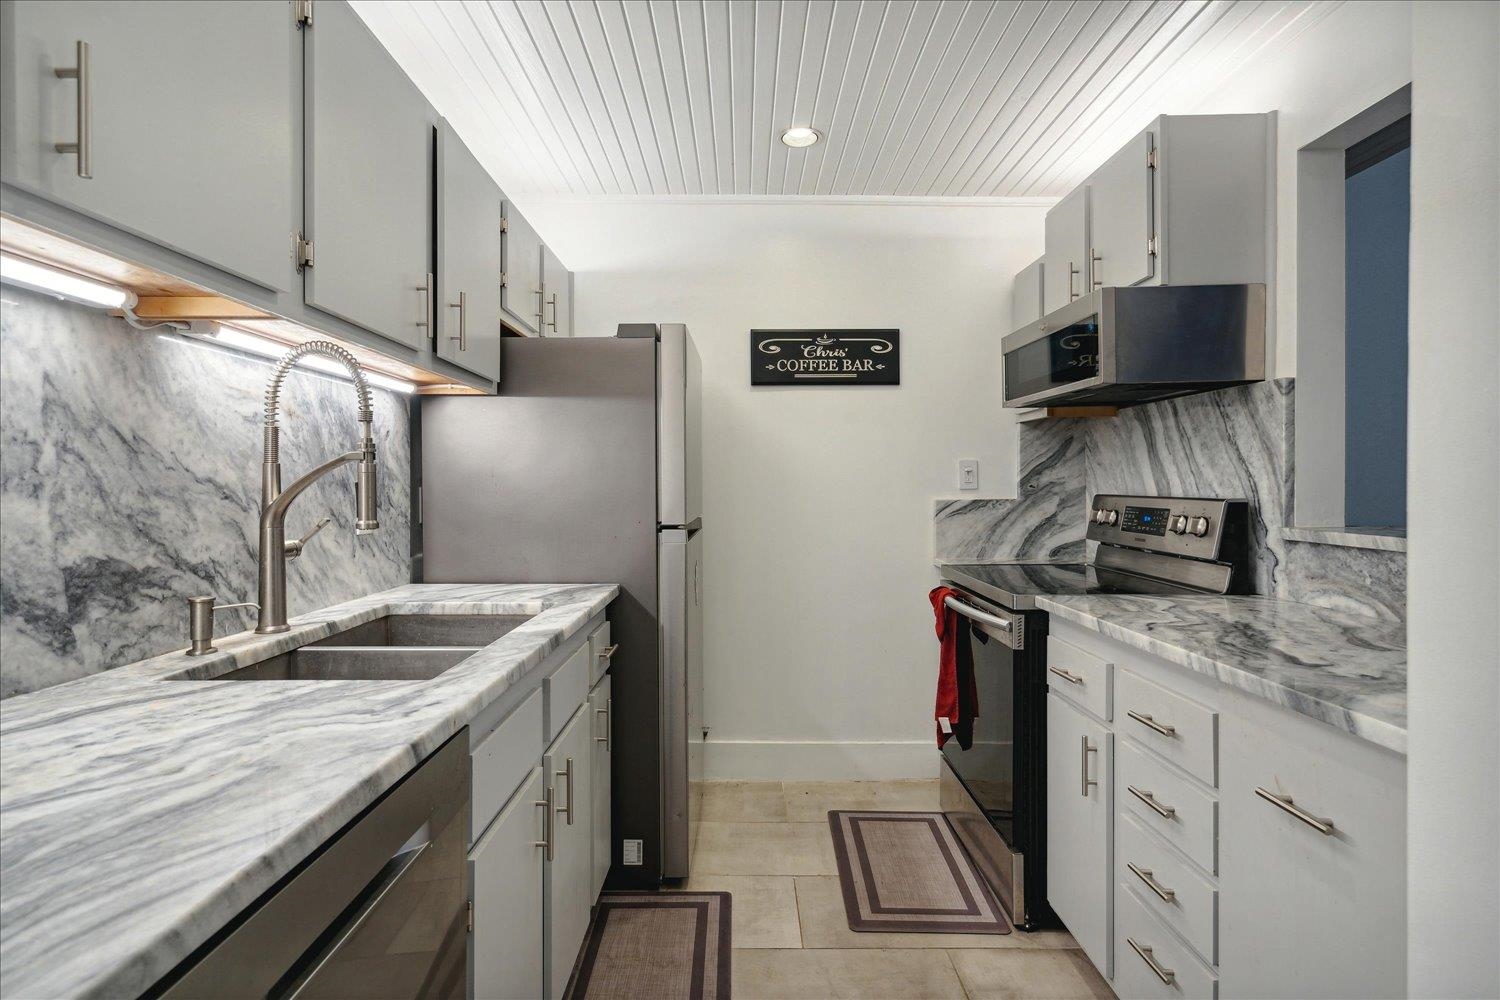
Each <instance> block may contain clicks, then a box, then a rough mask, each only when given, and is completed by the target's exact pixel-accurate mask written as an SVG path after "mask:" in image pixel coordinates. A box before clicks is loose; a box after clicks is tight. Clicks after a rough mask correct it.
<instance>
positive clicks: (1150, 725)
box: [1125, 712, 1177, 736]
mask: <svg viewBox="0 0 1500 1000" xmlns="http://www.w3.org/2000/svg"><path fill="white" fill-rule="evenodd" d="M1125 714H1126V715H1128V716H1130V717H1131V718H1132V719H1134V720H1135V721H1136V722H1139V723H1140V724H1141V725H1143V726H1145V727H1146V728H1147V729H1149V730H1151V731H1152V732H1155V733H1160V734H1161V735H1163V736H1176V735H1177V727H1176V726H1169V725H1167V724H1166V723H1165V722H1157V721H1156V720H1155V719H1153V718H1151V716H1149V715H1142V714H1141V713H1140V712H1126V713H1125Z"/></svg>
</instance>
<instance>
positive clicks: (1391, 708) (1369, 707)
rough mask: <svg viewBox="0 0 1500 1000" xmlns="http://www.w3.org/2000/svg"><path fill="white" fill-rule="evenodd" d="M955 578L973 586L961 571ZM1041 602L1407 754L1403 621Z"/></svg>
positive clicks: (1062, 615)
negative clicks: (966, 581) (962, 576)
mask: <svg viewBox="0 0 1500 1000" xmlns="http://www.w3.org/2000/svg"><path fill="white" fill-rule="evenodd" d="M940 568H946V567H940ZM950 579H954V581H955V582H957V583H960V584H961V583H962V582H963V580H962V578H961V575H960V574H956V573H955V574H954V575H953V576H951V577H950ZM1035 601H1036V607H1037V608H1038V609H1039V610H1042V611H1046V612H1048V613H1050V614H1052V615H1054V616H1056V617H1057V618H1058V619H1061V620H1063V621H1067V622H1072V623H1073V624H1075V625H1079V626H1082V627H1083V628H1087V629H1091V630H1092V631H1095V632H1098V633H1099V634H1101V635H1104V636H1107V637H1108V638H1110V639H1114V640H1116V641H1118V642H1122V643H1124V644H1125V645H1127V646H1132V647H1134V648H1136V649H1139V650H1141V651H1143V652H1146V653H1149V654H1151V655H1152V656H1156V657H1158V658H1160V659H1163V660H1167V661H1169V662H1171V663H1175V664H1178V665H1180V666H1183V667H1186V668H1187V669H1189V670H1192V671H1195V672H1197V673H1200V674H1207V675H1209V676H1211V677H1214V678H1216V679H1218V680H1219V681H1221V682H1223V683H1225V684H1228V685H1229V686H1231V687H1234V688H1238V689H1240V690H1242V691H1247V692H1249V693H1251V694H1254V695H1258V696H1259V697H1262V698H1265V699H1266V700H1267V701H1271V702H1274V703H1275V704H1278V705H1281V706H1283V707H1285V708H1288V709H1290V710H1291V711H1294V712H1297V713H1299V714H1302V715H1305V716H1308V717H1309V718H1312V719H1316V720H1318V721H1319V722H1323V723H1326V724H1328V725H1330V726H1333V727H1335V728H1337V729H1341V730H1343V731H1345V732H1348V733H1351V734H1353V735H1355V736H1358V737H1360V738H1361V739H1364V740H1368V741H1369V742H1371V743H1374V744H1376V745H1378V746H1382V747H1385V748H1386V749H1388V750H1393V751H1395V752H1397V753H1401V754H1404V753H1406V626H1405V624H1404V623H1402V622H1399V621H1392V620H1389V619H1383V618H1375V617H1371V616H1367V615H1362V614H1358V613H1354V612H1345V611H1335V610H1330V609H1328V608H1319V607H1314V606H1313V605H1309V604H1297V603H1294V602H1292V601H1282V600H1277V599H1275V598H1271V597H1184V596H1170V597H1164V596H1160V595H1155V596H1147V595H1122V594H1050V595H1049V594H1038V595H1037V596H1036V597H1035Z"/></svg>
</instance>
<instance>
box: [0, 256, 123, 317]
mask: <svg viewBox="0 0 1500 1000" xmlns="http://www.w3.org/2000/svg"><path fill="white" fill-rule="evenodd" d="M0 280H4V281H8V282H11V283H12V284H16V285H22V286H24V287H26V288H31V289H34V290H36V291H39V292H47V293H49V294H52V295H60V296H62V297H63V298H66V299H72V300H73V301H74V302H82V303H84V304H85V305H91V306H102V307H104V308H105V309H129V308H131V307H132V306H134V305H135V303H136V297H135V293H134V292H132V291H130V290H129V289H125V288H120V287H118V286H116V285H107V284H105V283H103V282H101V281H94V280H92V279H90V278H85V277H83V276H82V275H77V274H74V273H72V272H71V271H64V270H62V269H60V268H56V267H49V266H48V265H46V264H40V263H38V262H36V261H34V260H27V259H26V258H25V257H16V256H14V255H12V254H8V253H0Z"/></svg>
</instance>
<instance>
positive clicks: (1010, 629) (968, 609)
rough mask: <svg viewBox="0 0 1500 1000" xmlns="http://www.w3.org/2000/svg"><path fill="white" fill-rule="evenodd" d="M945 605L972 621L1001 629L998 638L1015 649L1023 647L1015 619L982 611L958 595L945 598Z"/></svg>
mask: <svg viewBox="0 0 1500 1000" xmlns="http://www.w3.org/2000/svg"><path fill="white" fill-rule="evenodd" d="M943 606H944V607H945V608H949V609H951V610H953V611H957V612H958V613H959V614H961V615H963V616H964V617H965V618H968V619H970V620H971V621H975V622H978V623H979V624H981V625H988V626H989V627H990V628H997V629H999V630H1000V631H1001V632H1002V633H1003V634H1002V635H999V636H996V638H998V639H999V640H1000V641H1001V642H1004V643H1005V644H1006V645H1007V646H1010V647H1012V648H1014V649H1020V648H1021V634H1020V632H1019V631H1017V629H1016V622H1015V619H1011V618H1001V617H999V616H998V615H992V614H990V613H989V612H987V611H980V610H979V609H978V608H976V607H974V606H973V605H970V604H965V603H964V602H963V601H960V600H959V599H958V598H956V597H945V598H943Z"/></svg>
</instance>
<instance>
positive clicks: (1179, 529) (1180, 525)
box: [1171, 514, 1188, 535]
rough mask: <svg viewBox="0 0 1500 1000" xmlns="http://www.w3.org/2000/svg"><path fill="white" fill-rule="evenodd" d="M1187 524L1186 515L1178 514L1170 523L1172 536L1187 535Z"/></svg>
mask: <svg viewBox="0 0 1500 1000" xmlns="http://www.w3.org/2000/svg"><path fill="white" fill-rule="evenodd" d="M1187 522H1188V519H1187V515H1186V514H1178V515H1176V516H1175V517H1173V518H1172V523H1171V528H1172V534H1174V535H1185V534H1187V528H1188V525H1187Z"/></svg>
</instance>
